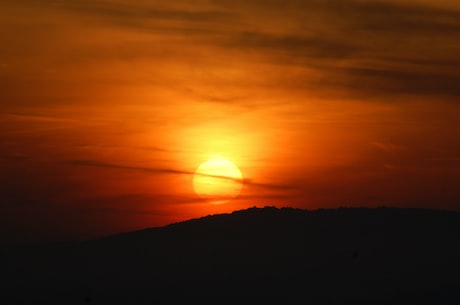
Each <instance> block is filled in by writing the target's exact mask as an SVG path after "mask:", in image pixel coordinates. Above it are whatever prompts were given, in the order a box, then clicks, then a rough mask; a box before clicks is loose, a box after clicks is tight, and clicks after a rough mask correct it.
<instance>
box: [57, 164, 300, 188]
mask: <svg viewBox="0 0 460 305" xmlns="http://www.w3.org/2000/svg"><path fill="white" fill-rule="evenodd" d="M66 164H69V165H77V166H93V167H101V168H112V169H124V170H134V171H142V172H147V173H152V174H173V175H199V176H203V177H211V178H218V179H224V180H231V181H235V182H241V183H243V184H244V185H248V186H253V187H258V188H266V189H293V188H294V186H289V185H278V184H270V183H259V182H256V181H253V180H251V179H243V180H241V179H238V178H232V177H228V176H221V175H211V174H206V173H197V172H194V171H187V170H178V169H171V168H161V167H137V166H129V165H120V164H113V163H106V162H100V161H92V160H71V161H67V162H66Z"/></svg>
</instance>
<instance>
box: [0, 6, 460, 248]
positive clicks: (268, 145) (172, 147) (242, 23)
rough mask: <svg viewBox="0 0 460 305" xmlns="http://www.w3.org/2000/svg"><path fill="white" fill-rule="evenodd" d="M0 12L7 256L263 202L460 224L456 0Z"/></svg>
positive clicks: (0, 173)
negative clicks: (18, 246)
mask: <svg viewBox="0 0 460 305" xmlns="http://www.w3.org/2000/svg"><path fill="white" fill-rule="evenodd" d="M0 7H1V10H0V25H1V27H0V28H1V29H2V30H0V31H2V37H3V40H2V42H0V223H1V228H0V243H24V242H35V241H36V242H39V241H44V240H67V239H87V238H91V237H95V236H104V235H107V234H111V233H114V232H127V231H133V230H137V229H141V228H147V227H158V226H164V225H167V224H170V223H173V222H177V221H185V220H187V219H191V218H195V217H200V216H201V215H210V214H218V213H225V212H231V211H235V210H241V209H245V208H248V207H251V206H253V205H256V206H276V207H283V206H291V207H294V208H302V209H321V208H324V209H325V208H338V207H341V206H350V207H361V206H363V207H370V208H372V207H379V206H390V207H400V208H430V209H442V210H452V211H460V188H459V181H460V141H458V139H460V124H459V123H458V118H459V117H460V102H459V101H460V89H459V88H460V59H459V56H458V54H460V41H459V39H458V37H460V4H459V1H457V0H447V1H442V3H440V2H439V1H434V0H381V1H372V0H351V1H349V0H331V1H319V0H311V1H303V0H290V1H282V0H270V1H261V0H250V1H246V0H217V1H214V0H178V1H174V2H165V1H158V0H151V1H150V0H149V1H137V2H135V3H134V2H132V1H128V0H107V1H98V2H94V1H89V0H78V1H77V0H61V1H51V0H49V1H48V0H45V1H37V0H4V1H1V4H0Z"/></svg>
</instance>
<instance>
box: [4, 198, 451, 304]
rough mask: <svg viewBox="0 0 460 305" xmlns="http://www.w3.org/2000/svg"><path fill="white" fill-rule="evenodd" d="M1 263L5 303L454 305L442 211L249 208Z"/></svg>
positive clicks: (20, 252)
mask: <svg viewBox="0 0 460 305" xmlns="http://www.w3.org/2000/svg"><path fill="white" fill-rule="evenodd" d="M2 256H3V257H2V260H1V261H2V264H4V265H3V266H1V267H2V269H1V270H2V271H3V272H2V275H1V277H2V282H3V283H8V284H6V285H3V288H4V291H5V293H2V294H3V298H4V300H6V301H7V302H6V303H5V302H2V303H4V304H24V305H27V304H85V302H86V303H88V302H89V303H90V304H91V303H92V304H132V305H136V304H178V303H179V302H181V303H182V302H184V301H187V302H188V303H191V302H192V301H193V300H197V301H199V302H205V301H207V300H213V303H220V304H222V303H225V304H227V303H235V302H237V303H243V304H248V303H251V304H253V303H254V302H255V303H259V304H267V303H268V304H460V213H458V212H450V211H437V210H425V209H395V208H340V209H323V210H314V211H308V210H300V209H291V208H281V209H278V208H273V207H265V208H250V209H247V210H242V211H236V212H233V213H231V214H221V215H212V216H206V217H203V218H199V219H192V220H189V221H185V222H180V223H175V224H171V225H168V226H164V227H159V228H152V229H145V230H141V231H136V232H130V233H124V234H118V235H114V236H109V237H105V238H101V239H96V240H92V241H88V242H81V243H68V244H55V245H47V246H41V247H38V246H37V247H28V248H22V249H16V250H11V251H9V252H5V253H4V254H3V255H2ZM87 297H88V298H87Z"/></svg>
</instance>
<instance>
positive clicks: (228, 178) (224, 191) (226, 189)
mask: <svg viewBox="0 0 460 305" xmlns="http://www.w3.org/2000/svg"><path fill="white" fill-rule="evenodd" d="M242 186H243V175H242V174H241V171H240V169H239V168H238V167H237V166H236V165H235V164H234V163H233V162H231V161H229V160H226V159H221V158H214V159H210V160H208V161H206V162H204V163H202V164H201V165H200V166H199V167H198V168H197V169H196V171H195V174H194V175H193V189H194V190H195V193H196V194H197V195H198V196H199V197H200V198H203V199H205V200H208V201H210V202H211V203H214V204H221V203H225V202H227V201H229V200H231V199H233V198H235V197H236V196H238V195H239V194H240V192H241V188H242Z"/></svg>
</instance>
